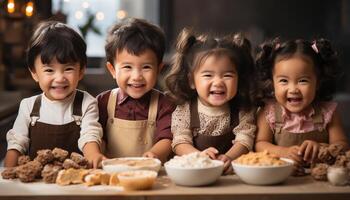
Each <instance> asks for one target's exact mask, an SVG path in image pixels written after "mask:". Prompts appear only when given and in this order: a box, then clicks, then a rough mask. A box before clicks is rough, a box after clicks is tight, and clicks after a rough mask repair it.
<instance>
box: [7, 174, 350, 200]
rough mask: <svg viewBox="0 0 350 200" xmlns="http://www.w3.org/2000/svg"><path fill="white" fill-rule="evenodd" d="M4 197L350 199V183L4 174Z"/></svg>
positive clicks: (78, 199)
mask: <svg viewBox="0 0 350 200" xmlns="http://www.w3.org/2000/svg"><path fill="white" fill-rule="evenodd" d="M0 199H4V200H5V199H6V200H18V199H30V200H44V199H45V200H46V199H58V200H61V199H62V200H75V199H76V200H92V199H94V200H100V199H101V200H107V199H108V200H109V199H111V200H112V199H113V200H116V199H118V200H119V199H137V200H139V199H154V200H162V199H164V200H172V199H182V200H184V199H194V200H200V199H205V200H206V199H215V200H221V199H231V200H232V199H235V200H238V199H243V200H244V199H248V200H249V199H263V200H268V199H279V200H281V199H282V200H289V199H293V200H295V199H296V200H303V199H305V200H322V199H327V200H329V199H332V200H333V199H347V200H350V186H345V187H336V186H332V185H330V184H329V183H328V182H318V181H314V180H313V179H312V178H311V177H310V176H306V177H289V178H288V179H287V181H286V182H284V183H283V184H280V185H274V186H253V185H247V184H244V183H243V182H242V181H241V180H240V179H239V178H238V177H237V176H236V175H231V176H222V177H220V179H219V180H218V181H217V182H216V183H215V184H213V185H211V186H205V187H183V186H177V185H175V184H174V183H172V182H171V180H170V179H169V178H168V177H167V176H166V175H161V176H159V177H158V178H157V181H156V183H155V185H154V187H153V189H152V190H148V191H124V190H123V188H122V187H117V186H92V187H87V186H84V185H70V186H59V185H56V184H45V183H43V182H34V183H21V182H19V181H18V180H3V179H2V178H0Z"/></svg>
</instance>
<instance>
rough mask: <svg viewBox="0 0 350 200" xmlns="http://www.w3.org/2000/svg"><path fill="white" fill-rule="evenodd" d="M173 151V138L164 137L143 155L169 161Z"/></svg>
mask: <svg viewBox="0 0 350 200" xmlns="http://www.w3.org/2000/svg"><path fill="white" fill-rule="evenodd" d="M170 153H171V140H170V139H162V140H159V141H158V142H157V143H155V144H154V145H153V147H152V148H151V149H150V150H149V151H147V152H145V153H144V154H143V156H145V157H149V158H158V159H159V160H160V161H162V163H164V162H166V161H167V158H168V156H169V155H170Z"/></svg>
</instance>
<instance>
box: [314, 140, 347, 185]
mask: <svg viewBox="0 0 350 200" xmlns="http://www.w3.org/2000/svg"><path fill="white" fill-rule="evenodd" d="M311 176H312V177H313V178H314V179H315V180H318V181H327V180H328V181H330V182H331V183H332V184H334V185H346V184H348V183H350V150H348V151H345V150H344V149H343V147H342V146H341V145H337V144H331V145H328V144H321V146H320V150H319V153H318V162H317V163H316V164H314V165H313V166H312V167H311Z"/></svg>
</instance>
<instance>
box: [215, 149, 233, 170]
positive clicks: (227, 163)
mask: <svg viewBox="0 0 350 200" xmlns="http://www.w3.org/2000/svg"><path fill="white" fill-rule="evenodd" d="M217 159H218V160H221V161H223V162H224V172H223V174H225V175H228V174H233V168H232V165H231V161H232V159H231V158H230V157H228V156H227V155H225V154H220V155H219V156H218V158H217Z"/></svg>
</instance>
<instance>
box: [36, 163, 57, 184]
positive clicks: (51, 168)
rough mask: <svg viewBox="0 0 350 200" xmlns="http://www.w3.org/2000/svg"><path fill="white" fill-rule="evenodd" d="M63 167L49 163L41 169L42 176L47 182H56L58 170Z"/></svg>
mask: <svg viewBox="0 0 350 200" xmlns="http://www.w3.org/2000/svg"><path fill="white" fill-rule="evenodd" d="M61 169H62V167H61V166H58V165H53V164H47V165H45V167H44V169H43V170H42V171H41V176H42V177H43V180H44V182H45V183H55V182H56V178H57V175H58V172H59V171H60V170H61Z"/></svg>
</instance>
